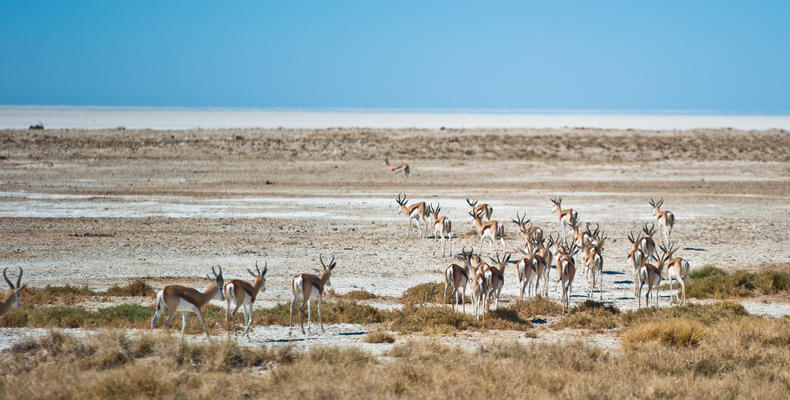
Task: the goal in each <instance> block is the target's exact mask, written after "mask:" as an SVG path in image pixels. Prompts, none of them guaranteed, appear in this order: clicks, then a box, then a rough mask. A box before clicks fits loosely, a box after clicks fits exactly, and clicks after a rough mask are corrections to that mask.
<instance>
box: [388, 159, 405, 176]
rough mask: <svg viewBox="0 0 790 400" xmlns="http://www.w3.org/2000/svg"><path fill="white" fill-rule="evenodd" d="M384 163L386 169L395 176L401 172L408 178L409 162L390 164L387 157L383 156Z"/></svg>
mask: <svg viewBox="0 0 790 400" xmlns="http://www.w3.org/2000/svg"><path fill="white" fill-rule="evenodd" d="M384 165H385V166H387V169H388V170H389V171H390V172H392V174H393V175H395V176H398V175H400V174H403V176H404V178H408V177H409V173H410V172H411V171H409V164H390V159H389V157H385V158H384Z"/></svg>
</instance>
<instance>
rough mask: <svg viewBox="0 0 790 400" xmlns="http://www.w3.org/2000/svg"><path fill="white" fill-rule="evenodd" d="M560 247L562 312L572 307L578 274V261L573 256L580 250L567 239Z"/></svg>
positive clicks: (559, 272)
mask: <svg viewBox="0 0 790 400" xmlns="http://www.w3.org/2000/svg"><path fill="white" fill-rule="evenodd" d="M560 248H561V252H560V256H559V259H558V261H557V272H558V274H559V280H560V283H561V285H562V300H561V302H562V312H563V313H565V311H566V310H567V309H568V308H569V307H570V297H571V289H572V288H573V278H574V277H575V276H576V261H574V259H573V256H575V255H576V253H578V252H579V248H578V247H577V246H576V244H575V243H572V244H568V242H567V241H566V242H564V243H563V245H562V246H560Z"/></svg>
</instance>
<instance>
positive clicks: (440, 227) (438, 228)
mask: <svg viewBox="0 0 790 400" xmlns="http://www.w3.org/2000/svg"><path fill="white" fill-rule="evenodd" d="M440 211H442V207H441V205H440V204H439V203H436V208H434V207H433V204H430V205H428V210H427V212H428V214H430V216H431V219H433V238H434V241H436V240H437V239H441V241H442V257H444V256H445V247H446V244H447V243H446V242H445V239H446V240H447V241H449V242H450V254H453V223H452V222H451V221H450V219H449V218H447V217H446V216H445V217H441V218H440V217H439V212H440ZM434 254H436V252H435V251H434Z"/></svg>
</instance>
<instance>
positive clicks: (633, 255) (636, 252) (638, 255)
mask: <svg viewBox="0 0 790 400" xmlns="http://www.w3.org/2000/svg"><path fill="white" fill-rule="evenodd" d="M628 240H629V241H630V242H631V251H630V252H629V253H628V257H627V258H628V262H629V263H630V264H631V268H632V269H633V273H634V296H635V297H638V296H639V282H640V276H639V270H640V269H642V265H643V264H644V263H645V261H646V259H647V257H645V253H644V252H643V251H642V249H641V244H640V242H641V241H642V237H641V235H640V236H634V232H633V231H632V232H629V233H628Z"/></svg>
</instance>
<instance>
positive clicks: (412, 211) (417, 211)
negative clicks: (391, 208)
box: [395, 193, 428, 238]
mask: <svg viewBox="0 0 790 400" xmlns="http://www.w3.org/2000/svg"><path fill="white" fill-rule="evenodd" d="M395 201H396V202H397V203H398V204H399V205H400V210H401V212H402V213H403V214H404V215H405V216H406V217H408V218H409V220H408V222H407V226H406V237H409V235H410V234H411V221H412V220H413V221H414V223H415V224H416V225H417V233H419V234H420V237H422V238H424V237H425V235H426V234H427V231H428V219H427V218H426V217H427V216H428V214H427V212H426V210H427V208H426V206H425V202H424V201H421V202H419V203H414V204H412V205H410V206H406V203H407V202H408V201H409V200H408V199H407V198H406V195H405V194H403V193H399V194H398V198H396V199H395ZM420 219H422V221H423V223H424V225H425V228H424V229H422V231H421V226H420Z"/></svg>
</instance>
